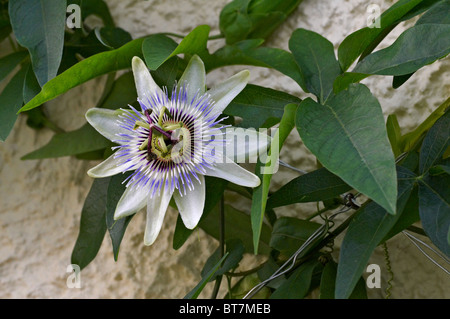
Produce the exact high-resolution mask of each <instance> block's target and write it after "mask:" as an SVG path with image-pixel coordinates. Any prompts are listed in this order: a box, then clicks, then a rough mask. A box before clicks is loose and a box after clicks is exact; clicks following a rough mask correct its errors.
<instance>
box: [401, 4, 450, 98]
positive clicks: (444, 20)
mask: <svg viewBox="0 0 450 319" xmlns="http://www.w3.org/2000/svg"><path fill="white" fill-rule="evenodd" d="M426 2H429V3H431V2H436V1H424V2H422V3H426ZM417 7H419V6H417ZM449 10H450V1H449V0H446V1H438V2H437V3H435V4H434V5H433V6H432V7H431V8H429V10H427V11H426V12H425V13H424V14H423V15H422V16H421V17H420V19H419V20H417V22H416V25H419V24H437V23H439V24H450V15H449V14H448V12H449ZM414 73H415V72H412V73H410V74H405V75H398V76H394V78H393V80H392V87H393V88H394V89H397V88H399V87H400V86H401V85H403V84H404V83H405V82H406V81H408V80H409V78H411V76H413V75H414Z"/></svg>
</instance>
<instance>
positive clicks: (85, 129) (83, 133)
mask: <svg viewBox="0 0 450 319" xmlns="http://www.w3.org/2000/svg"><path fill="white" fill-rule="evenodd" d="M111 145H112V143H111V142H110V141H109V140H108V139H106V138H104V137H103V136H102V135H100V134H99V133H98V132H97V131H96V130H95V129H94V128H93V127H92V126H91V125H89V124H84V125H83V126H82V127H80V128H79V129H77V130H75V131H71V132H66V133H58V134H55V135H54V136H53V137H52V139H51V140H50V142H48V144H46V145H44V146H43V147H41V148H39V149H37V150H35V151H33V152H31V153H28V154H27V155H25V156H23V157H22V158H21V159H22V160H31V159H41V158H53V157H62V156H72V155H77V154H82V153H87V152H91V151H95V150H101V149H105V148H106V147H108V146H111Z"/></svg>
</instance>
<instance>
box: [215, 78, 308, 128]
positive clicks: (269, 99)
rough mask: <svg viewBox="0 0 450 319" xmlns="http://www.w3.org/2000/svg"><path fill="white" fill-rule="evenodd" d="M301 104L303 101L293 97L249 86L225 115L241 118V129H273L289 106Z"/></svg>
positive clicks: (231, 104) (226, 110) (230, 105)
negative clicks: (285, 108)
mask: <svg viewBox="0 0 450 319" xmlns="http://www.w3.org/2000/svg"><path fill="white" fill-rule="evenodd" d="M300 102H301V100H300V99H299V98H297V97H295V96H293V95H290V94H287V93H284V92H281V91H277V90H273V89H269V88H265V87H262V86H257V85H252V84H247V86H246V87H245V88H244V90H242V92H241V93H239V95H238V96H236V98H235V99H234V100H233V101H232V102H231V103H230V104H229V105H228V106H227V108H226V109H225V111H224V113H225V114H228V115H233V116H239V117H241V118H242V119H243V121H242V122H241V123H239V126H241V127H246V128H249V127H251V128H260V127H271V126H273V125H275V124H277V123H278V122H279V121H280V120H281V118H282V116H283V112H284V107H285V106H286V105H287V104H290V103H300Z"/></svg>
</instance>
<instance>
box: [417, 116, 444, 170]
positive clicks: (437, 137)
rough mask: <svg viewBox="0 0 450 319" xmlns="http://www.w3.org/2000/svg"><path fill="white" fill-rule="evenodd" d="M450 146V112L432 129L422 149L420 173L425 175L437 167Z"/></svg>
mask: <svg viewBox="0 0 450 319" xmlns="http://www.w3.org/2000/svg"><path fill="white" fill-rule="evenodd" d="M449 146H450V110H447V111H446V112H445V114H444V115H443V116H442V117H441V118H439V119H438V120H437V121H436V122H435V123H434V125H433V126H432V127H431V128H430V130H429V131H428V133H427V135H426V136H425V139H424V140H423V143H422V148H421V149H420V161H419V171H420V173H421V174H423V173H425V172H426V171H428V170H429V169H430V167H432V166H433V165H435V164H436V163H437V162H438V161H439V160H440V159H441V158H442V155H443V154H444V152H445V151H446V150H447V149H448V147H449Z"/></svg>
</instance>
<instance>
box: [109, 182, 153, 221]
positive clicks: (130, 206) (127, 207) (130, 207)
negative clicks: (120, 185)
mask: <svg viewBox="0 0 450 319" xmlns="http://www.w3.org/2000/svg"><path fill="white" fill-rule="evenodd" d="M147 197H148V188H145V187H139V188H136V187H133V186H130V187H127V189H126V190H125V192H124V193H123V194H122V197H121V198H120V200H119V202H118V203H117V207H116V211H115V212H114V219H115V220H117V219H120V218H122V217H126V216H129V215H133V214H134V213H136V212H138V211H139V210H141V209H142V208H144V206H145V204H146V203H147Z"/></svg>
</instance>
